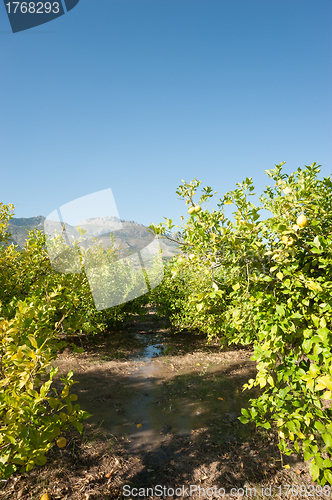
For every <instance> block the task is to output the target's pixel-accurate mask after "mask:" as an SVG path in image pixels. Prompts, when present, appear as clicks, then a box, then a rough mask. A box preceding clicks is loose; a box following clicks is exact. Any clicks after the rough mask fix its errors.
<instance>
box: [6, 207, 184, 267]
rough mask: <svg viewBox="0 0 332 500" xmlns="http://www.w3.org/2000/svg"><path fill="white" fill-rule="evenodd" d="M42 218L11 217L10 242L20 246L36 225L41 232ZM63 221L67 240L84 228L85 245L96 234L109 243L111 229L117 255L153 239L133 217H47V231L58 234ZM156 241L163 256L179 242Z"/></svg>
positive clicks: (143, 245) (21, 246)
mask: <svg viewBox="0 0 332 500" xmlns="http://www.w3.org/2000/svg"><path fill="white" fill-rule="evenodd" d="M44 222H45V217H43V216H42V215H39V216H37V217H29V218H13V219H11V220H10V223H9V225H8V232H9V233H11V235H12V236H11V242H12V243H14V244H15V245H18V246H19V247H20V248H23V247H24V244H25V241H26V238H27V236H28V230H32V229H39V230H41V231H42V232H43V233H44V232H45V228H44ZM63 225H64V227H65V231H66V233H65V234H66V235H67V241H69V242H70V241H71V240H73V239H75V238H78V237H79V236H80V235H79V232H78V227H80V228H81V229H84V230H85V231H86V233H85V234H84V236H83V238H84V239H85V242H83V243H82V246H83V247H85V248H86V247H88V246H89V245H91V243H92V238H93V237H96V238H97V240H98V241H99V242H101V244H102V245H103V246H104V247H107V246H109V245H110V244H111V239H110V233H113V234H114V236H115V244H116V246H119V245H120V256H122V257H126V256H128V255H131V254H133V253H137V251H139V250H142V249H143V248H145V247H146V246H148V245H149V244H150V243H151V242H152V241H153V240H154V236H153V235H152V234H151V233H150V232H149V230H148V228H147V227H145V226H143V225H142V224H139V223H138V222H135V221H132V220H130V221H126V220H124V219H118V218H117V217H91V218H90V219H84V220H82V221H81V222H80V223H79V224H78V225H76V226H70V225H69V224H61V223H60V222H56V221H47V222H46V228H47V232H48V234H49V235H51V236H52V235H53V234H54V230H57V232H58V234H60V233H61V232H62V226H63ZM11 242H9V244H10V243H11ZM159 245H160V247H161V248H162V250H163V258H164V259H166V260H168V259H170V258H171V257H173V255H175V254H176V253H177V250H176V249H177V246H178V245H177V244H176V243H173V242H170V241H168V240H163V239H159Z"/></svg>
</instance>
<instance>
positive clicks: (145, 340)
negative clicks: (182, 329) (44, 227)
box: [0, 312, 331, 500]
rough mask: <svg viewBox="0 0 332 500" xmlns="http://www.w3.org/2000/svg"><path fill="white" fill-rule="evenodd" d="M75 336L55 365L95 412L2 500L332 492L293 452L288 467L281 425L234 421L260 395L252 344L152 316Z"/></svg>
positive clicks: (6, 487) (8, 486)
mask: <svg viewBox="0 0 332 500" xmlns="http://www.w3.org/2000/svg"><path fill="white" fill-rule="evenodd" d="M69 340H70V341H74V342H75V344H76V345H77V346H79V347H80V346H83V347H84V349H85V352H84V353H82V354H75V353H73V352H72V351H71V350H70V349H68V348H66V349H65V350H64V352H62V353H61V354H60V356H59V357H58V358H57V360H56V362H55V365H56V366H58V367H59V375H63V374H65V373H67V372H68V371H69V370H73V371H74V379H75V380H77V381H78V382H79V384H77V385H74V386H73V390H72V392H74V393H75V394H77V395H78V403H79V404H80V405H81V408H83V409H84V410H86V411H88V412H89V413H91V414H92V416H91V417H90V418H89V419H88V420H87V421H85V424H84V431H83V433H82V435H79V434H78V432H76V431H73V432H72V433H70V434H69V433H68V434H67V435H66V438H67V446H66V447H65V448H63V449H60V448H58V447H56V446H55V447H54V448H52V450H50V452H49V453H48V458H49V461H48V464H47V465H46V466H44V467H35V468H34V469H33V470H32V471H30V472H29V473H26V474H16V475H14V476H13V477H11V478H10V479H9V480H8V481H3V482H2V485H1V486H0V498H1V499H4V500H5V499H6V500H7V499H12V498H13V499H16V498H17V499H21V500H37V499H38V500H39V499H40V498H41V496H42V494H43V493H46V492H48V493H49V494H50V495H51V499H52V500H56V499H63V500H66V499H68V500H78V499H80V500H97V499H100V500H101V499H118V498H127V499H131V500H133V499H134V498H151V499H157V498H163V499H164V498H168V499H171V498H174V499H175V498H179V499H180V498H187V497H189V496H190V497H191V498H193V499H198V498H215V499H216V498H225V499H230V498H232V499H237V498H243V497H245V498H247V497H251V498H257V499H260V498H274V499H279V498H287V499H291V498H299V497H301V498H303V497H308V498H331V495H329V494H328V491H327V490H324V489H322V488H320V487H319V486H317V484H316V483H313V482H312V481H311V478H310V474H309V466H308V463H304V462H303V460H301V457H300V456H298V455H297V454H293V455H290V456H288V457H287V456H284V457H283V460H284V465H289V468H288V469H285V468H283V467H282V465H281V461H280V453H279V449H278V447H277V443H278V438H277V434H276V432H275V430H265V429H262V428H259V429H256V428H255V427H254V426H253V425H251V424H246V425H243V424H241V422H240V421H239V420H238V419H237V417H238V416H240V415H241V408H248V406H249V404H250V403H249V399H250V398H254V397H257V395H259V390H257V389H253V390H251V391H244V392H242V385H243V384H244V383H246V382H247V381H248V379H249V378H253V377H254V376H255V373H256V363H255V362H253V361H251V360H250V357H251V355H252V351H251V349H250V348H249V347H247V348H236V347H234V346H231V347H228V348H223V350H222V351H220V346H219V343H218V341H217V339H216V340H215V342H214V343H212V344H210V345H207V343H206V340H205V339H204V337H203V336H201V335H199V334H196V335H193V334H192V333H191V334H189V333H181V334H173V333H171V331H170V328H169V327H168V325H167V323H162V322H160V321H156V318H155V315H154V313H152V312H150V314H149V315H148V316H147V317H145V318H139V317H133V321H131V322H128V323H127V324H126V325H123V327H122V329H121V330H118V331H110V332H107V333H105V334H104V335H103V336H98V338H97V337H93V338H90V339H87V338H86V337H85V336H80V337H75V338H73V339H69ZM287 485H288V486H287ZM321 490H322V491H321Z"/></svg>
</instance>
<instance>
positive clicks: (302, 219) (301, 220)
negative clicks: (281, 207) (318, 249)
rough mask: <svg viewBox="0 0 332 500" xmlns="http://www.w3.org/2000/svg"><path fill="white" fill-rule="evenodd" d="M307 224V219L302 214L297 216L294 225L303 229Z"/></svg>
mask: <svg viewBox="0 0 332 500" xmlns="http://www.w3.org/2000/svg"><path fill="white" fill-rule="evenodd" d="M307 223H308V219H307V218H306V216H305V215H304V214H301V215H299V216H298V218H297V219H296V224H297V225H298V226H299V227H305V226H306V225H307Z"/></svg>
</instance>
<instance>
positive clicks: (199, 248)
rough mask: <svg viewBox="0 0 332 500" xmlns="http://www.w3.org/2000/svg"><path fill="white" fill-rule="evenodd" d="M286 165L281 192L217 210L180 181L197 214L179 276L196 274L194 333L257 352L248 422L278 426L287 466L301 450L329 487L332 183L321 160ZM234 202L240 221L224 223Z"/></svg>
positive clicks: (237, 196) (242, 187)
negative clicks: (257, 391) (291, 168)
mask: <svg viewBox="0 0 332 500" xmlns="http://www.w3.org/2000/svg"><path fill="white" fill-rule="evenodd" d="M282 167H283V163H282V164H280V165H276V168H275V169H271V170H267V171H266V173H267V175H268V176H269V177H270V179H271V180H272V181H273V186H272V187H270V186H268V187H266V189H265V190H264V192H263V194H262V195H261V196H260V198H259V199H260V203H261V204H260V205H259V206H255V204H254V203H252V202H251V201H250V198H249V197H250V196H252V195H253V194H254V186H253V183H252V179H251V178H246V179H245V181H243V182H242V183H238V184H237V188H236V189H235V190H233V191H230V192H228V193H226V194H225V195H224V197H223V198H222V199H220V200H219V201H218V204H217V206H218V209H217V210H215V209H214V210H212V211H209V210H208V209H205V208H204V206H205V204H206V203H207V202H208V201H209V199H210V198H212V197H213V196H214V195H216V194H217V193H216V192H213V191H212V189H211V188H210V187H207V188H204V189H203V190H202V194H201V196H200V199H199V200H198V201H197V203H196V202H195V201H194V197H195V195H196V193H197V189H198V187H199V186H200V184H201V182H200V181H197V180H196V179H195V180H194V181H192V182H190V183H186V182H184V181H182V182H183V183H182V185H181V186H180V187H179V188H178V190H177V193H178V194H179V196H180V197H181V198H182V199H183V200H185V202H186V204H187V206H188V205H189V209H188V215H189V217H187V220H186V221H185V222H184V224H183V226H182V227H181V228H180V233H181V235H182V240H181V241H179V244H180V247H181V249H182V252H181V256H180V257H177V258H176V259H174V260H173V263H172V274H173V279H176V277H177V276H181V275H182V276H184V275H185V274H186V273H187V274H188V272H189V273H190V274H191V275H196V276H197V279H196V281H195V280H192V281H191V287H190V290H191V291H190V293H189V295H188V301H187V303H188V304H190V308H191V313H190V317H191V319H192V326H193V327H197V328H199V329H200V330H201V331H205V332H206V333H207V335H208V336H213V335H216V334H217V335H218V336H220V337H221V341H222V343H223V342H227V343H229V344H231V343H235V344H242V345H246V344H252V346H253V350H254V355H253V357H252V360H255V361H257V375H256V378H255V379H251V380H249V381H248V383H247V384H245V385H244V386H243V390H246V389H249V388H251V387H253V386H260V388H261V389H264V392H263V394H262V395H261V396H260V397H259V398H258V399H252V400H250V402H251V407H250V408H249V409H248V410H246V409H242V417H240V420H241V422H242V423H244V424H245V423H248V422H249V421H254V422H255V423H256V425H257V426H263V427H265V428H271V425H274V426H275V427H276V428H277V432H278V436H279V445H278V446H279V449H280V451H281V460H282V454H286V455H289V454H290V453H292V451H293V449H295V450H296V451H297V452H302V453H303V457H304V460H306V461H308V460H311V463H310V471H311V474H312V477H313V480H314V481H317V482H318V483H319V484H321V485H325V484H326V483H330V484H331V482H332V472H331V467H332V461H331V454H332V423H331V416H332V411H331V409H330V403H329V401H330V400H331V399H332V356H331V341H332V335H331V334H332V299H331V296H332V295H331V292H332V236H331V230H332V206H331V199H332V182H331V179H330V177H329V178H324V179H322V180H319V179H318V174H319V172H320V169H319V166H317V165H316V164H315V163H313V164H312V165H310V166H305V167H304V168H303V169H301V168H298V170H297V171H296V172H294V173H292V174H290V175H288V174H286V173H284V172H283V170H282ZM228 204H229V205H234V207H235V210H234V212H233V220H230V219H227V218H226V217H225V216H224V207H225V205H228ZM197 207H198V208H197ZM201 207H203V208H201ZM263 209H264V210H265V211H266V213H267V214H268V217H267V218H266V219H263V218H262V217H261V213H260V212H261V211H262V210H263ZM174 227H175V226H174V224H173V222H172V220H169V219H166V222H165V223H163V224H159V225H158V226H154V225H152V226H151V229H153V230H154V232H155V233H156V234H159V235H161V236H164V237H165V236H167V230H171V229H173V228H174ZM183 279H185V278H183ZM170 300H171V299H170ZM178 304H179V302H178ZM174 305H175V302H174ZM183 311H184V309H183V307H182V308H181V306H180V307H179V309H178V313H179V314H180V315H182V317H184V315H183ZM285 467H287V466H285Z"/></svg>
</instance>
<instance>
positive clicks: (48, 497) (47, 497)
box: [40, 493, 52, 500]
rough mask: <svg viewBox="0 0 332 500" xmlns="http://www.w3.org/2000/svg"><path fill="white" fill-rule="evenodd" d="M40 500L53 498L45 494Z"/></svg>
mask: <svg viewBox="0 0 332 500" xmlns="http://www.w3.org/2000/svg"><path fill="white" fill-rule="evenodd" d="M40 500H52V497H51V495H50V494H49V493H44V495H43V496H42V497H41V498H40Z"/></svg>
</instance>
